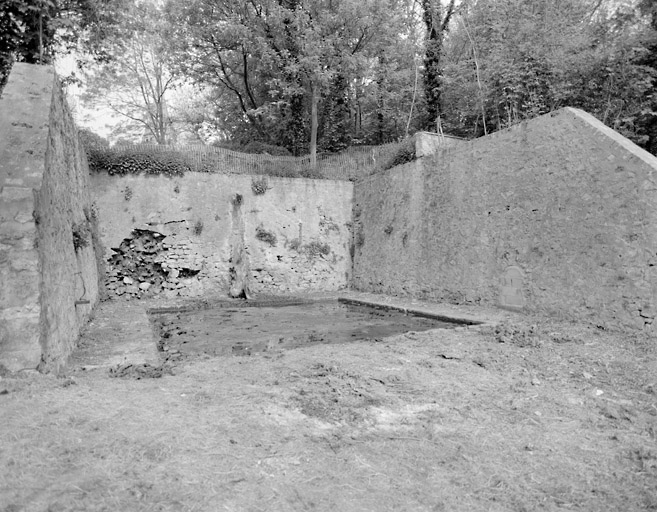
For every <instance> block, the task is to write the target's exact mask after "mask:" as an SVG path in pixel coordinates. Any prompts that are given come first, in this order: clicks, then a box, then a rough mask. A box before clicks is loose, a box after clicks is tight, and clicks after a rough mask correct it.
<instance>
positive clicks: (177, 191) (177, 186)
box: [173, 183, 180, 194]
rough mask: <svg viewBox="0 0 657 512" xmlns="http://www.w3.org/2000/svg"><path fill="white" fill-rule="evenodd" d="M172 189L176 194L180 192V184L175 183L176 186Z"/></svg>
mask: <svg viewBox="0 0 657 512" xmlns="http://www.w3.org/2000/svg"><path fill="white" fill-rule="evenodd" d="M173 191H174V192H175V193H176V194H180V185H178V184H177V183H176V186H175V187H173Z"/></svg>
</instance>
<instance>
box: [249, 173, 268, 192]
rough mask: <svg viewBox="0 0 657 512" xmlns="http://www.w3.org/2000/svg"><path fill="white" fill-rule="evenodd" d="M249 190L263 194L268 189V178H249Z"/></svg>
mask: <svg viewBox="0 0 657 512" xmlns="http://www.w3.org/2000/svg"><path fill="white" fill-rule="evenodd" d="M251 190H253V193H254V194H255V195H256V196H261V195H264V194H265V193H266V192H267V190H269V180H268V179H267V177H266V176H262V177H260V178H254V179H252V180H251Z"/></svg>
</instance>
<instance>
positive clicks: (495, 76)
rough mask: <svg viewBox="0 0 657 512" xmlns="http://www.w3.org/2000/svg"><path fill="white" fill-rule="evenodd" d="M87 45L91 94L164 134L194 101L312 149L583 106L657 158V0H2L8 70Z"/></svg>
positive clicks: (233, 122)
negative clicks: (16, 64)
mask: <svg viewBox="0 0 657 512" xmlns="http://www.w3.org/2000/svg"><path fill="white" fill-rule="evenodd" d="M73 43H75V44H77V45H78V47H79V48H81V49H82V50H83V51H84V52H86V54H88V55H90V56H91V59H87V66H86V67H87V69H89V70H91V72H90V73H88V77H89V85H90V87H89V88H88V91H89V92H90V93H92V94H95V95H96V97H98V98H105V99H109V98H113V100H112V101H114V104H113V108H114V109H115V110H116V111H117V112H121V113H122V114H123V115H124V116H125V117H126V119H133V120H134V121H135V122H137V123H141V124H142V125H144V126H145V127H146V128H147V131H150V133H151V135H152V139H153V140H156V141H158V142H167V141H169V140H172V137H171V132H168V131H167V130H169V127H170V125H171V122H172V121H171V117H172V114H171V113H172V112H174V111H177V112H179V113H182V112H183V110H184V113H185V116H178V117H179V118H180V119H186V121H185V122H188V123H189V124H190V126H192V125H193V127H194V129H197V128H198V127H200V126H205V127H207V126H211V127H212V128H213V130H214V132H215V133H220V134H222V136H223V138H224V139H225V141H226V143H231V144H233V145H238V146H239V145H244V144H246V143H253V142H254V141H257V142H259V143H262V144H261V146H260V147H271V146H281V147H285V148H287V150H289V151H290V152H291V153H292V154H303V153H310V154H311V155H312V154H315V153H316V152H317V151H336V150H340V149H343V148H344V147H346V146H348V145H352V144H364V143H365V144H367V143H375V144H378V143H384V142H387V141H392V140H398V139H400V138H402V137H404V136H405V135H407V134H409V133H412V132H414V131H416V130H418V129H430V130H436V129H439V127H442V129H443V131H444V132H446V133H452V134H455V135H460V136H464V137H477V136H480V135H484V134H487V133H491V132H494V131H496V130H500V129H503V128H506V127H508V126H510V125H513V124H514V123H518V122H520V121H522V120H525V119H529V118H532V117H535V116H538V115H541V114H544V113H546V112H550V111H552V110H554V109H558V108H560V107H563V106H566V105H570V106H575V107H579V108H583V109H584V110H587V111H589V112H591V113H592V114H593V115H595V116H597V117H598V118H599V119H601V120H602V121H603V122H605V123H607V124H608V125H609V126H611V127H613V128H614V129H616V130H618V131H620V132H621V133H623V134H624V135H626V136H628V137H630V138H631V139H632V140H633V141H635V142H636V143H638V144H640V145H642V146H643V147H645V148H647V149H649V150H650V151H651V152H653V153H657V113H656V111H657V94H655V90H656V87H657V86H656V83H657V82H656V81H657V2H654V1H653V0H622V1H619V0H461V1H460V2H456V1H452V0H442V1H441V0H250V1H248V2H245V1H243V0H187V1H185V2H180V1H177V0H168V1H167V0H161V1H155V0H33V1H29V0H5V1H4V2H3V3H2V4H0V61H1V62H0V65H1V64H2V62H4V63H6V62H8V61H10V60H11V59H15V58H18V59H21V60H25V61H28V62H46V61H48V60H49V59H50V58H51V57H52V54H53V51H54V50H55V49H61V48H67V47H71V46H72V44H73ZM3 59H4V60H3ZM192 87H193V88H192ZM192 90H193V91H200V92H195V93H193V95H194V97H193V98H186V99H185V98H183V100H182V101H181V100H180V99H178V100H176V98H175V95H174V94H172V93H174V92H177V93H178V94H177V96H178V98H182V97H183V96H184V94H187V95H189V94H191V93H189V92H188V91H192ZM119 93H120V94H119ZM180 107H183V108H180ZM176 109H177V110H176ZM167 116H168V117H167ZM265 145H269V146H265Z"/></svg>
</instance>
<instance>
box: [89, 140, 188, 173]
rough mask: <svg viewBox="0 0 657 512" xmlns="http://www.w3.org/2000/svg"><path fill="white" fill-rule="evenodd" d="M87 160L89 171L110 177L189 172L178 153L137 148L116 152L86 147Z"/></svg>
mask: <svg viewBox="0 0 657 512" xmlns="http://www.w3.org/2000/svg"><path fill="white" fill-rule="evenodd" d="M87 160H88V161H89V169H90V170H91V171H93V172H102V171H105V172H107V173H108V174H110V175H120V176H121V175H125V174H141V173H146V174H164V175H166V176H170V177H171V176H182V175H184V174H185V172H188V171H191V168H190V166H189V164H187V163H186V162H185V159H184V157H183V156H182V155H181V154H180V153H177V152H174V151H153V150H149V149H147V148H140V147H139V146H135V147H134V148H129V149H124V150H122V151H118V152H117V151H113V150H110V149H105V148H101V147H97V146H95V147H87Z"/></svg>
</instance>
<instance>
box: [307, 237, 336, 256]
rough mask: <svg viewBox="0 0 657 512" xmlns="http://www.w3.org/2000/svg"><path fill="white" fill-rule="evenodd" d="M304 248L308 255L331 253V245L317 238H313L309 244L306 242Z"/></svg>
mask: <svg viewBox="0 0 657 512" xmlns="http://www.w3.org/2000/svg"><path fill="white" fill-rule="evenodd" d="M304 249H305V251H306V252H307V253H308V254H309V255H310V256H319V255H320V254H321V255H323V256H327V255H329V254H330V253H331V246H330V245H329V244H324V243H322V242H318V241H317V240H313V241H312V242H310V243H309V244H306V245H305V246H304Z"/></svg>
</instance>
